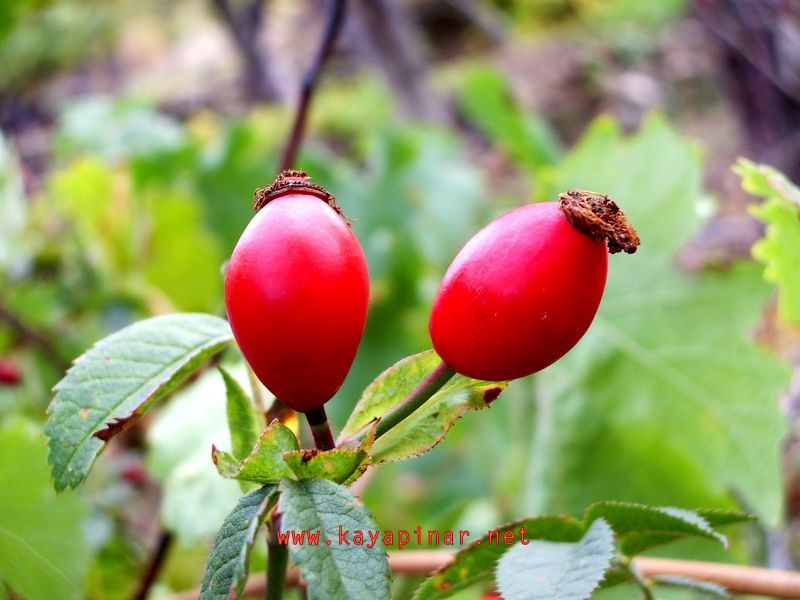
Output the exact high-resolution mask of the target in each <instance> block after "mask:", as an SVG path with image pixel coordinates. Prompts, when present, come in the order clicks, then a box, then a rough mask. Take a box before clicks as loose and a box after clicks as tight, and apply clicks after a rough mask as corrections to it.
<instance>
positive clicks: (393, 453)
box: [341, 350, 506, 463]
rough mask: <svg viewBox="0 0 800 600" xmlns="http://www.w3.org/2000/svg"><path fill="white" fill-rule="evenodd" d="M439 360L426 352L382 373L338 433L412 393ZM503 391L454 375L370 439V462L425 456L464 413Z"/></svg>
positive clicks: (347, 433)
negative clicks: (402, 419)
mask: <svg viewBox="0 0 800 600" xmlns="http://www.w3.org/2000/svg"><path fill="white" fill-rule="evenodd" d="M440 362H441V359H439V357H438V356H437V355H436V353H435V352H433V351H432V350H429V351H427V352H422V353H421V354H415V355H413V356H409V357H407V358H404V359H403V360H401V361H400V362H398V363H397V364H395V365H394V366H392V367H390V368H389V369H387V370H386V371H384V372H383V373H382V374H381V375H380V376H379V377H378V378H377V379H376V380H375V381H373V382H372V383H371V384H370V385H369V387H367V389H366V390H364V393H363V395H362V396H361V399H360V400H359V401H358V404H357V405H356V408H355V409H354V410H353V413H352V415H351V417H350V420H349V421H348V423H347V425H345V428H344V430H343V432H342V436H341V437H343V438H344V437H347V436H350V435H352V434H353V433H355V432H356V431H358V430H359V429H361V428H363V427H365V426H366V425H368V424H369V423H371V422H372V421H373V419H375V418H377V417H379V416H381V415H383V414H384V413H385V412H386V411H387V410H388V409H390V408H391V407H392V406H394V405H395V404H397V403H398V402H399V401H400V400H402V399H403V398H404V397H405V396H406V395H407V394H408V393H409V392H411V391H412V390H413V389H414V388H415V387H416V386H417V384H419V382H420V381H422V380H423V379H424V378H425V376H426V375H428V374H429V373H430V372H431V371H432V370H433V369H434V368H435V367H436V366H437V365H438V364H439V363H440ZM505 387H506V382H488V381H478V380H476V379H469V378H467V377H463V376H461V375H456V376H455V377H453V379H451V380H450V381H449V382H448V383H447V384H445V385H444V386H443V387H442V389H441V390H439V391H438V392H437V393H436V394H434V395H433V396H432V397H431V398H430V400H428V401H427V402H426V403H425V404H424V405H423V406H422V407H420V408H419V409H417V411H416V412H414V413H413V414H412V415H411V416H409V417H408V418H406V419H405V420H404V421H402V422H401V423H400V424H399V425H397V426H396V427H394V428H392V429H391V430H390V431H388V432H387V433H386V434H384V435H383V436H382V437H380V438H378V440H376V441H375V445H374V446H373V447H372V450H371V451H370V455H371V457H372V461H373V462H374V463H378V462H387V461H394V460H403V459H406V458H411V457H413V456H419V455H420V454H424V453H425V452H427V451H428V450H430V449H431V448H433V447H434V446H435V445H436V444H438V443H439V442H440V441H441V440H442V439H443V438H444V436H445V435H446V434H447V432H448V431H449V430H450V428H451V427H452V426H453V425H454V424H455V422H456V421H457V420H458V419H459V418H460V417H461V416H462V415H463V414H464V413H465V412H467V411H468V410H478V409H482V408H485V407H486V406H488V405H489V404H491V402H492V401H494V399H495V398H497V396H498V394H500V392H502V391H503V389H505Z"/></svg>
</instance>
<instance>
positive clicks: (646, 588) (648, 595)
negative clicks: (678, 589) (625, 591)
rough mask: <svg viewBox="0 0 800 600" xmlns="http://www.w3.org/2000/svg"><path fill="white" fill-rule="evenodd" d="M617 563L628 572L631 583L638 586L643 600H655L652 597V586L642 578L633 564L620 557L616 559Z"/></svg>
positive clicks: (629, 560) (628, 559)
mask: <svg viewBox="0 0 800 600" xmlns="http://www.w3.org/2000/svg"><path fill="white" fill-rule="evenodd" d="M617 562H618V563H619V565H620V566H621V567H623V568H624V569H625V570H626V571H628V573H629V574H630V577H631V579H632V580H633V582H634V583H635V584H636V585H637V586H639V589H640V590H641V591H642V595H643V596H644V598H645V600H655V596H654V595H653V586H652V585H651V583H650V582H649V581H648V580H646V579H645V578H644V577H642V574H641V573H640V572H639V569H637V568H636V565H635V564H634V563H633V561H632V560H631V559H630V558H627V557H625V558H621V557H620V558H618V560H617Z"/></svg>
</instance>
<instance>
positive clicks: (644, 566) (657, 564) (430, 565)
mask: <svg viewBox="0 0 800 600" xmlns="http://www.w3.org/2000/svg"><path fill="white" fill-rule="evenodd" d="M452 560H453V554H452V553H450V552H446V551H438V550H406V551H402V552H390V553H389V566H390V567H391V569H392V572H393V573H395V574H396V575H423V576H424V575H429V574H430V573H432V572H433V571H436V570H437V569H441V568H443V567H446V566H447V565H449V564H450V563H451V562H452ZM633 563H634V565H635V566H636V568H638V569H639V571H640V573H641V574H642V576H643V577H657V576H660V575H682V576H684V577H691V578H692V579H697V580H699V581H707V582H710V583H716V584H719V585H721V586H723V587H724V588H726V589H727V590H728V591H729V592H733V593H734V594H752V595H755V596H772V597H773V598H800V573H796V572H794V571H779V570H776V569H765V568H763V567H747V566H743V565H727V564H721V563H713V562H700V561H692V560H672V559H668V558H649V557H640V558H635V559H634V560H633ZM286 583H287V585H299V584H300V574H299V572H298V571H297V569H290V570H289V573H288V574H287V577H286ZM263 593H264V578H263V577H255V576H254V577H251V578H250V579H248V581H247V585H246V586H245V588H244V593H243V594H242V597H254V596H261V595H262V594H263ZM198 597H199V591H198V590H193V591H191V592H186V593H184V594H178V595H176V596H173V597H172V598H171V599H170V600H197V598H198Z"/></svg>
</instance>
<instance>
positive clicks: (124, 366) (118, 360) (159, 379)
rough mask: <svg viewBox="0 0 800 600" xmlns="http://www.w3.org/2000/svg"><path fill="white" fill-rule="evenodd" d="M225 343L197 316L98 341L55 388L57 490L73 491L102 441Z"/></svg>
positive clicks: (226, 335) (213, 322)
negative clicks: (69, 488)
mask: <svg viewBox="0 0 800 600" xmlns="http://www.w3.org/2000/svg"><path fill="white" fill-rule="evenodd" d="M231 339H232V336H231V331H230V327H229V326H228V322H227V321H225V320H224V319H220V318H219V317H214V316H211V315H203V314H175V315H167V316H162V317H155V318H152V319H147V320H145V321H140V322H138V323H135V324H134V325H131V326H130V327H126V328H125V329H122V330H121V331H118V332H117V333H114V334H113V335H110V336H108V337H107V338H105V339H103V340H101V341H100V342H98V343H97V344H96V345H95V346H94V347H92V348H90V349H89V350H88V351H87V352H86V353H85V354H84V355H83V356H81V357H80V358H79V359H78V360H76V361H75V364H74V365H73V367H72V368H71V369H70V370H69V371H68V372H67V374H66V376H65V377H64V378H63V379H62V380H61V381H60V382H59V383H58V384H57V385H56V387H55V388H54V391H55V392H56V395H55V397H54V398H53V401H52V402H51V403H50V406H49V408H48V414H49V418H48V420H47V425H46V426H45V430H44V431H45V434H46V435H47V437H48V438H49V441H50V454H49V456H48V462H49V463H50V465H51V466H52V474H53V482H54V485H55V488H56V490H59V491H60V490H63V489H64V488H66V487H73V488H74V487H76V486H77V485H78V484H80V483H81V482H82V481H83V480H84V479H86V476H87V475H88V474H89V470H90V469H91V467H92V464H93V463H94V461H95V459H96V458H97V456H98V455H99V454H100V452H101V451H102V450H103V448H104V447H105V444H106V442H107V441H108V440H109V439H110V438H111V437H113V436H114V435H116V434H117V433H119V432H120V431H123V430H124V429H125V428H127V427H129V426H131V425H132V424H133V423H135V422H136V421H137V420H138V419H139V417H141V415H143V414H144V413H145V412H146V411H147V410H148V409H149V408H150V407H151V406H152V405H153V404H154V403H155V402H157V401H158V400H160V399H162V398H163V397H164V396H166V395H167V394H169V393H170V392H171V391H172V390H174V389H175V388H176V387H177V386H178V385H180V384H181V383H182V382H183V381H184V380H185V379H186V378H187V377H189V376H190V375H191V374H192V373H193V372H194V371H196V370H197V369H198V368H199V367H200V366H201V365H202V364H203V363H204V362H205V361H206V360H208V358H210V357H211V356H213V355H214V354H216V353H217V352H220V351H221V350H222V349H223V348H224V347H225V345H226V344H227V343H228V342H229V341H230V340H231Z"/></svg>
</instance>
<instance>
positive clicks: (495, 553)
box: [414, 517, 586, 600]
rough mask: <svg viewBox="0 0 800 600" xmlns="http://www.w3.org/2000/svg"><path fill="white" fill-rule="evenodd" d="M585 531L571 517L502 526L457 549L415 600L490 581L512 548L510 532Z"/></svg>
mask: <svg viewBox="0 0 800 600" xmlns="http://www.w3.org/2000/svg"><path fill="white" fill-rule="evenodd" d="M523 531H524V533H523ZM585 531H586V528H585V526H584V525H583V523H581V522H580V521H578V520H576V519H573V518H571V517H536V518H532V519H523V520H520V521H515V522H513V523H509V524H508V525H504V526H502V527H499V528H497V529H496V530H494V531H493V532H489V533H487V535H485V536H483V537H482V538H481V539H480V540H476V541H474V542H472V543H471V544H470V545H469V546H467V547H466V548H464V549H463V550H461V551H459V552H458V553H456V555H455V557H454V558H453V562H451V563H450V564H449V565H447V566H446V567H444V568H443V569H441V570H440V571H438V572H437V573H435V574H434V575H432V576H430V577H429V578H428V579H426V580H425V581H424V582H423V583H422V585H420V587H419V588H418V589H417V592H416V594H415V595H414V600H434V599H436V598H448V597H450V596H452V595H454V594H455V593H457V592H458V591H460V590H463V589H465V588H467V587H470V586H472V585H475V584H476V583H481V582H487V581H490V580H491V578H492V576H493V575H494V571H495V566H496V565H497V561H498V560H500V558H501V557H502V556H503V555H504V554H505V553H506V552H508V551H509V550H511V548H512V544H513V541H512V543H511V544H507V543H506V541H505V540H506V535H510V534H509V532H511V533H513V534H514V536H515V537H514V538H513V539H521V538H522V536H524V539H525V540H547V541H551V542H577V541H578V540H580V539H581V536H582V535H583V534H584V532H585Z"/></svg>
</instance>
